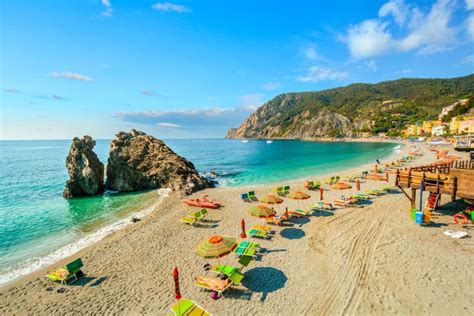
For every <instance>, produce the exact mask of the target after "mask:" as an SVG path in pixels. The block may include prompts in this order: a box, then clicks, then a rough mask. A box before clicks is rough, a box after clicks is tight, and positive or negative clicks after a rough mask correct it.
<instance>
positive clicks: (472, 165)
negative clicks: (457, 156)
mask: <svg viewBox="0 0 474 316" xmlns="http://www.w3.org/2000/svg"><path fill="white" fill-rule="evenodd" d="M451 168H453V169H466V170H474V161H472V160H455V161H451V162H446V163H441V162H438V163H433V164H430V165H425V166H419V167H413V168H411V170H412V171H416V172H431V173H442V174H449V170H450V169H451Z"/></svg>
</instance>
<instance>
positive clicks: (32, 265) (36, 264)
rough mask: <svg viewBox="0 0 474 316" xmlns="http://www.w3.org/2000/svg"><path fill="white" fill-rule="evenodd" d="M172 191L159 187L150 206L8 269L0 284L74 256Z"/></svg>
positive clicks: (155, 205)
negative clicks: (154, 200) (155, 197)
mask: <svg viewBox="0 0 474 316" xmlns="http://www.w3.org/2000/svg"><path fill="white" fill-rule="evenodd" d="M170 192H171V190H170V189H159V190H157V193H158V199H157V201H156V202H155V203H154V204H153V205H151V206H150V207H147V208H145V209H143V210H140V211H139V212H136V213H133V214H131V215H129V216H127V217H126V218H123V219H121V220H119V221H117V222H115V223H113V224H110V225H108V226H105V227H102V228H101V229H99V230H98V231H96V232H94V233H92V234H89V235H87V236H85V237H82V238H80V239H79V240H77V241H75V242H72V243H70V244H68V245H66V246H64V247H61V248H60V249H58V250H56V251H54V252H52V253H50V254H48V255H45V256H42V257H36V258H32V259H30V260H28V261H26V262H23V263H22V264H20V265H19V266H17V267H15V268H13V269H11V270H10V271H6V272H5V273H2V274H1V275H0V284H5V283H8V282H11V281H13V280H15V279H17V278H19V277H21V276H24V275H27V274H30V273H32V272H34V271H37V270H39V269H41V268H44V267H46V266H49V265H51V264H54V263H55V262H58V261H59V260H61V259H64V258H67V257H69V256H72V255H73V254H75V253H76V252H78V251H80V250H82V249H84V248H86V247H88V246H90V245H92V244H94V243H96V242H98V241H100V240H102V239H103V238H105V237H107V236H108V235H110V234H112V233H113V232H116V231H118V230H120V229H122V228H124V227H125V226H128V225H130V224H132V218H143V217H145V216H147V215H149V214H150V213H152V212H153V210H154V209H155V208H156V207H157V206H158V205H159V204H160V203H161V202H162V201H163V200H164V199H165V198H166V197H168V195H169V193H170Z"/></svg>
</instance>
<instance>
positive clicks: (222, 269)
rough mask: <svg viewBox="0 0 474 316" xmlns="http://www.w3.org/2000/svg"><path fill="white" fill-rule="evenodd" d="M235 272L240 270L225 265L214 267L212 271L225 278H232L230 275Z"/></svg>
mask: <svg viewBox="0 0 474 316" xmlns="http://www.w3.org/2000/svg"><path fill="white" fill-rule="evenodd" d="M235 270H239V268H237V267H233V266H228V265H225V264H221V265H217V266H213V267H212V268H211V270H210V271H211V272H214V273H217V274H223V275H225V276H230V275H232V273H234V272H235Z"/></svg>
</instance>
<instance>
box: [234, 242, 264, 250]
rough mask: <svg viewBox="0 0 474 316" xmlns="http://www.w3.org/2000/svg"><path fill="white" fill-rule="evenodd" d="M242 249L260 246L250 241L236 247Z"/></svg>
mask: <svg viewBox="0 0 474 316" xmlns="http://www.w3.org/2000/svg"><path fill="white" fill-rule="evenodd" d="M240 247H244V248H257V249H258V248H260V244H259V243H258V242H252V241H241V242H240V243H239V244H238V245H237V248H240Z"/></svg>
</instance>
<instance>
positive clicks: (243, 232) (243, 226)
mask: <svg viewBox="0 0 474 316" xmlns="http://www.w3.org/2000/svg"><path fill="white" fill-rule="evenodd" d="M240 226H241V227H242V232H241V233H240V238H247V234H245V219H243V218H242V219H241V220H240Z"/></svg>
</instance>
